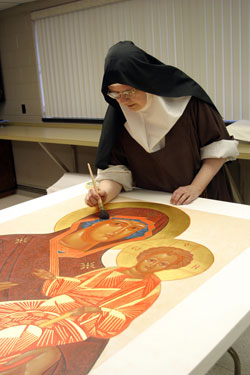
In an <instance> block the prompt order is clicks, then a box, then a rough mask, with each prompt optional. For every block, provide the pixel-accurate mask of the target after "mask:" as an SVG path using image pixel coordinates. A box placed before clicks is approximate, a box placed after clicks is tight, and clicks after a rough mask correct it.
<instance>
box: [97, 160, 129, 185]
mask: <svg viewBox="0 0 250 375" xmlns="http://www.w3.org/2000/svg"><path fill="white" fill-rule="evenodd" d="M101 180H113V181H115V182H118V183H119V184H121V185H122V186H123V189H124V190H125V191H131V190H132V173H131V171H130V170H129V169H128V168H127V167H126V166H125V165H110V166H109V168H107V169H98V170H97V177H96V181H98V182H99V181H101Z"/></svg>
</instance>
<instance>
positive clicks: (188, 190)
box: [170, 185, 202, 205]
mask: <svg viewBox="0 0 250 375" xmlns="http://www.w3.org/2000/svg"><path fill="white" fill-rule="evenodd" d="M201 193H202V192H201V191H200V189H198V188H197V187H196V186H194V185H187V186H180V187H179V188H178V189H176V190H175V191H174V192H173V194H172V197H171V199H170V203H172V204H175V205H181V204H189V203H191V202H192V201H193V200H195V199H196V198H198V197H199V195H200V194H201Z"/></svg>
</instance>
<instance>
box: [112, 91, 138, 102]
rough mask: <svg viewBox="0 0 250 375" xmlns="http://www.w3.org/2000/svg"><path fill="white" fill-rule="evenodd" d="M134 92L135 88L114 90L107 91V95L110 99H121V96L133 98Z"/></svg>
mask: <svg viewBox="0 0 250 375" xmlns="http://www.w3.org/2000/svg"><path fill="white" fill-rule="evenodd" d="M135 94H136V89H130V90H126V91H123V92H114V91H108V93H107V95H108V96H109V97H110V98H112V99H116V100H117V99H121V97H123V98H124V99H128V98H133V97H134V96H135Z"/></svg>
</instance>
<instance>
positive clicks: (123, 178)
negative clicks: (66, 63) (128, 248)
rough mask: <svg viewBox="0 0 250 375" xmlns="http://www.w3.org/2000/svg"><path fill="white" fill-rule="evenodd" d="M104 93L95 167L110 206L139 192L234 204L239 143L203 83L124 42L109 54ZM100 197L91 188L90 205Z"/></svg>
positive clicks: (175, 201) (178, 199) (181, 201)
mask: <svg viewBox="0 0 250 375" xmlns="http://www.w3.org/2000/svg"><path fill="white" fill-rule="evenodd" d="M102 94H103V96H104V98H105V100H106V101H107V103H108V104H109V106H108V109H107V112H106V115H105V118H104V122H103V127H102V134H101V138H100V142H99V146H98V150H97V156H96V164H95V165H96V167H97V181H98V182H99V190H98V193H99V196H100V197H101V198H102V200H103V202H108V201H110V200H112V199H114V198H115V197H116V196H117V195H118V194H119V193H120V192H121V191H122V190H124V191H130V190H132V189H133V188H134V187H138V188H142V189H150V190H158V191H165V192H168V193H171V194H172V195H171V201H170V202H171V203H172V204H175V205H181V204H189V203H190V202H192V201H193V200H194V199H196V198H197V197H203V198H209V199H217V200H222V201H228V202H233V201H234V200H233V195H232V190H231V187H230V184H229V181H228V178H227V174H226V171H225V166H224V164H225V163H226V162H228V161H231V160H234V159H236V157H237V155H238V148H237V146H238V142H237V141H235V140H234V139H233V138H232V137H230V136H229V134H228V132H227V129H226V126H225V123H224V121H223V119H222V117H221V115H220V113H219V112H218V110H217V108H216V107H215V105H214V103H213V102H212V100H211V99H210V98H209V96H208V95H207V93H206V92H205V91H204V90H203V89H202V88H201V86H200V85H199V84H198V83H196V82H195V81H194V80H193V79H191V78H190V77H189V76H187V75H186V74H185V73H184V72H182V71H181V70H179V69H177V68H176V67H173V66H170V65H165V64H164V63H162V62H161V61H159V60H157V59H156V58H155V57H153V56H151V55H149V54H148V53H146V52H145V51H143V50H142V49H140V48H138V47H137V46H136V45H135V44H134V43H133V42H131V41H122V42H119V43H117V44H115V45H113V46H112V47H111V48H110V49H109V51H108V53H107V56H106V59H105V67H104V76H103V81H102ZM97 199H98V195H97V193H96V192H95V191H94V190H93V189H90V190H89V192H88V194H87V195H86V197H85V202H86V204H87V205H89V206H96V205H97V204H98V202H97Z"/></svg>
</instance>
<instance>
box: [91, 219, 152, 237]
mask: <svg viewBox="0 0 250 375" xmlns="http://www.w3.org/2000/svg"><path fill="white" fill-rule="evenodd" d="M145 226H146V225H145V224H143V223H139V222H138V221H135V220H125V219H112V220H105V221H101V222H99V223H96V224H94V225H92V226H91V227H89V228H87V229H86V232H85V236H86V237H85V238H86V240H88V241H94V242H109V241H115V240H119V239H121V238H125V237H128V236H130V235H132V234H133V233H135V232H138V231H139V230H141V229H144V228H145Z"/></svg>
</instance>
